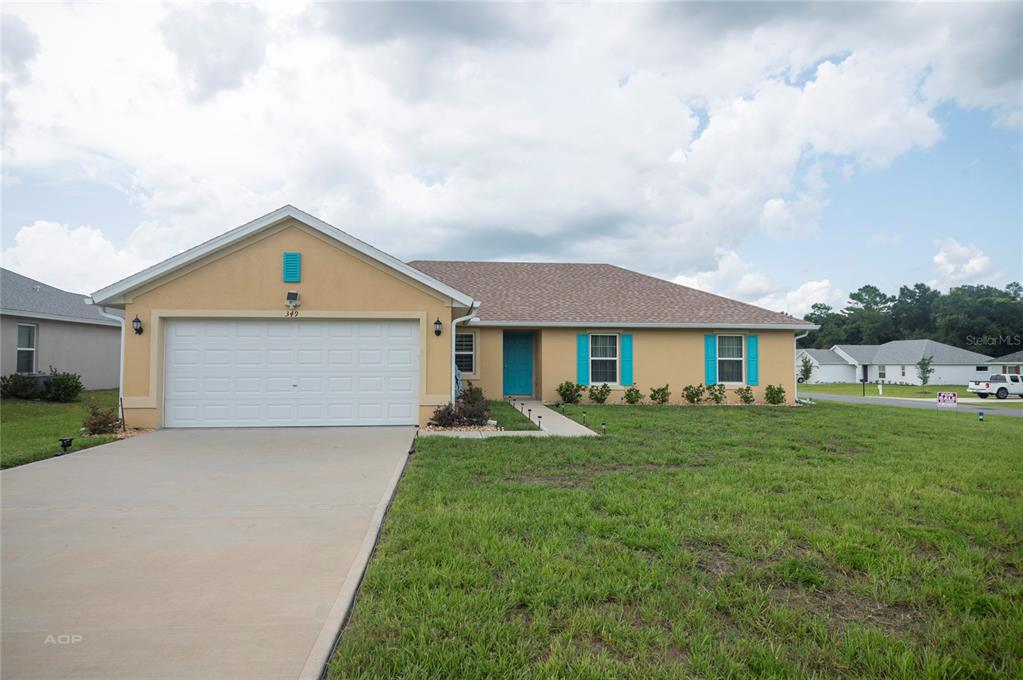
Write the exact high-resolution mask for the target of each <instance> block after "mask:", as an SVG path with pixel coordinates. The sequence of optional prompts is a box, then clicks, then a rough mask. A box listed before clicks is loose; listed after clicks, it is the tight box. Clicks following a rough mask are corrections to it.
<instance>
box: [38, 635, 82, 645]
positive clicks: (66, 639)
mask: <svg viewBox="0 0 1023 680" xmlns="http://www.w3.org/2000/svg"><path fill="white" fill-rule="evenodd" d="M82 639H83V638H82V636H81V635H79V634H78V633H57V634H56V635H54V634H53V633H50V634H49V635H47V636H46V639H45V640H43V644H44V645H77V644H78V643H79V642H81V641H82Z"/></svg>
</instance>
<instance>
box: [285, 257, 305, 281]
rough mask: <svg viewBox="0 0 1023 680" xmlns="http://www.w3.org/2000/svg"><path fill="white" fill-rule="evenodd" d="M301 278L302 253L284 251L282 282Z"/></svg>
mask: <svg viewBox="0 0 1023 680" xmlns="http://www.w3.org/2000/svg"><path fill="white" fill-rule="evenodd" d="M301 280H302V253H284V283H298V282H299V281H301Z"/></svg>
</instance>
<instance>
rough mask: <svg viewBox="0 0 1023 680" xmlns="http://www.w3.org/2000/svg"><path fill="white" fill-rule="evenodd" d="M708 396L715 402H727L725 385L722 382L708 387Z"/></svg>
mask: <svg viewBox="0 0 1023 680" xmlns="http://www.w3.org/2000/svg"><path fill="white" fill-rule="evenodd" d="M707 398H708V399H710V400H711V401H712V402H714V403H715V404H723V403H725V386H724V385H722V384H721V383H718V384H717V385H710V386H709V387H707Z"/></svg>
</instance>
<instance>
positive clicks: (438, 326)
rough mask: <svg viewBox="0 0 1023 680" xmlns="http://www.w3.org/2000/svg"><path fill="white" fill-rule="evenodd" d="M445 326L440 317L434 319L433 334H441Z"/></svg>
mask: <svg viewBox="0 0 1023 680" xmlns="http://www.w3.org/2000/svg"><path fill="white" fill-rule="evenodd" d="M443 327H444V324H442V323H441V322H440V319H437V320H436V321H434V322H433V334H434V335H440V329H441V328H443Z"/></svg>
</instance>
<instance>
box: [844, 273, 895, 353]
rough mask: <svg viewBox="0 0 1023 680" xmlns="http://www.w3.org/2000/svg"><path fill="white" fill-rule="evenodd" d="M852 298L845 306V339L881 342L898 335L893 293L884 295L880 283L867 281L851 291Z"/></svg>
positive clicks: (854, 342)
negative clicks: (894, 320)
mask: <svg viewBox="0 0 1023 680" xmlns="http://www.w3.org/2000/svg"><path fill="white" fill-rule="evenodd" d="M849 301H850V302H849V306H848V307H846V308H845V310H843V313H844V315H845V317H846V323H845V338H846V339H845V341H846V342H850V343H853V344H857V345H879V344H881V343H883V342H888V341H889V340H895V339H896V338H897V337H898V333H897V332H896V330H895V324H894V322H893V321H892V316H891V310H892V305H893V304H894V303H895V297H894V296H892V295H885V294H884V293H883V292H882V291H881V289H880V288H878V287H877V286H872V285H869V284H868V285H866V286H861V287H860V289H859V290H857V291H856V292H855V293H852V294H851V295H849Z"/></svg>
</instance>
